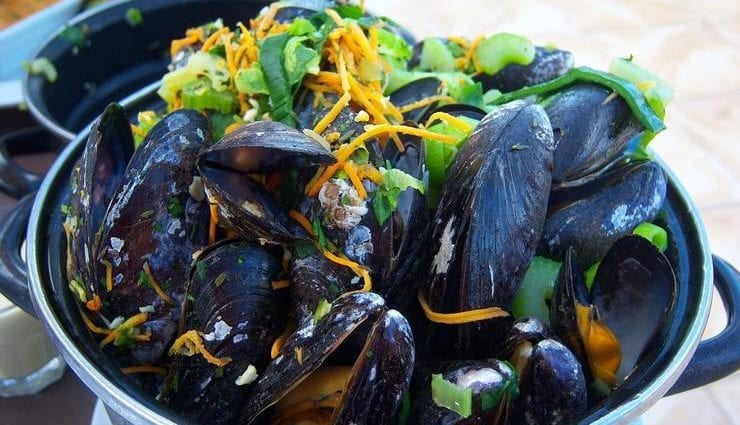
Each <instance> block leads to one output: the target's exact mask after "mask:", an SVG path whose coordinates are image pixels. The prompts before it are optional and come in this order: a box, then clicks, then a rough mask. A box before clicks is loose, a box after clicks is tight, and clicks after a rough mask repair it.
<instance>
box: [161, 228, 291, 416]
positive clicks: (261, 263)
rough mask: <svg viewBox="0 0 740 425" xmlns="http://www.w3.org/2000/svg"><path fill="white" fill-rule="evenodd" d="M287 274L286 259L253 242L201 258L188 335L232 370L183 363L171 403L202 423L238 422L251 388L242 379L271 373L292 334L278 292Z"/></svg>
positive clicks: (191, 290)
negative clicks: (278, 349) (194, 334)
mask: <svg viewBox="0 0 740 425" xmlns="http://www.w3.org/2000/svg"><path fill="white" fill-rule="evenodd" d="M280 271H281V266H280V261H279V256H277V255H275V253H274V252H270V251H268V250H266V249H265V248H263V247H260V246H258V245H255V244H252V243H248V242H238V241H229V242H226V243H221V244H217V245H214V246H212V247H210V248H208V249H207V250H206V251H204V252H203V253H202V254H201V255H200V256H199V258H198V260H197V262H196V263H195V265H194V267H193V269H192V272H191V274H190V283H189V286H188V291H187V299H188V300H187V301H186V307H185V309H184V318H185V322H184V329H183V331H188V330H192V329H194V330H196V331H198V332H199V333H200V334H201V335H203V342H204V345H205V347H206V349H207V350H208V352H210V353H211V354H213V355H214V356H215V357H218V358H224V357H229V358H231V362H230V363H228V364H227V365H225V366H223V367H221V368H218V367H216V366H214V365H213V364H210V363H208V362H206V361H205V360H204V359H203V357H202V356H200V355H195V356H192V357H186V356H183V355H177V356H176V359H175V360H174V362H173V367H172V369H171V371H170V376H169V377H168V379H167V381H168V385H167V386H166V388H167V391H166V395H165V397H164V398H163V399H164V401H165V403H167V404H169V405H170V406H173V407H175V408H176V409H177V410H178V411H179V412H182V413H183V414H184V415H185V416H188V417H190V418H192V419H193V420H196V421H198V422H199V423H208V424H228V423H234V422H235V420H236V417H237V415H238V414H239V412H240V410H241V408H242V405H243V403H244V401H245V400H246V397H247V395H248V393H249V390H250V389H251V387H252V385H250V384H244V385H240V384H238V383H236V382H237V380H238V378H239V377H240V376H241V375H242V374H244V373H245V372H246V370H247V369H248V368H249V366H253V367H254V368H255V370H256V371H258V372H260V371H263V370H264V368H265V366H266V365H267V362H268V361H269V360H270V347H271V346H272V344H273V342H274V341H275V339H276V338H277V337H278V336H279V335H280V334H281V333H282V331H283V329H284V328H285V324H286V319H287V312H286V310H285V306H284V305H282V303H281V300H280V297H279V296H278V293H277V292H276V291H275V290H273V288H272V281H273V280H275V279H276V278H277V276H278V273H279V272H280ZM175 382H176V383H177V384H176V385H174V383H175Z"/></svg>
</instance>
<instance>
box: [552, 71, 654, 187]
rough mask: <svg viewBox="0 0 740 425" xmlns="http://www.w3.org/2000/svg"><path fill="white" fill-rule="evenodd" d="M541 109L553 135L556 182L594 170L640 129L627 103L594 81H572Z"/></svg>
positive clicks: (579, 176) (612, 156)
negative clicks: (578, 82)
mask: <svg viewBox="0 0 740 425" xmlns="http://www.w3.org/2000/svg"><path fill="white" fill-rule="evenodd" d="M545 111H547V116H548V117H550V123H551V124H552V131H553V134H554V135H555V154H554V157H553V159H554V166H555V168H554V169H553V173H552V177H553V180H555V181H557V182H568V181H572V180H577V179H579V178H581V177H583V176H586V175H588V174H591V173H594V172H596V171H598V170H599V169H601V168H603V167H604V166H605V165H606V164H608V163H610V162H611V161H612V160H613V159H614V158H616V157H617V156H619V155H620V154H621V153H622V152H623V151H624V149H625V148H626V147H627V144H628V143H629V142H630V140H632V139H633V138H634V137H635V136H637V135H638V134H639V133H641V132H642V131H643V127H642V125H641V124H640V123H639V122H638V121H637V120H636V119H635V118H634V115H633V113H632V110H631V109H630V108H629V106H628V105H627V102H625V101H624V99H622V98H621V97H620V96H618V95H617V94H616V93H614V92H612V91H611V90H609V89H607V88H606V87H604V86H601V85H598V84H576V85H573V86H571V87H568V88H566V89H564V90H562V91H560V92H558V93H556V94H555V95H553V97H552V99H551V100H550V101H549V103H548V104H547V106H546V107H545Z"/></svg>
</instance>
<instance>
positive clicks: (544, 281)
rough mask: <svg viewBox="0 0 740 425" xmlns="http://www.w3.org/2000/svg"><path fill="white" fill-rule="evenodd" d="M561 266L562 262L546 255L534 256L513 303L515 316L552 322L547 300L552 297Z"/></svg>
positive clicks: (512, 310) (546, 322)
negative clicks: (545, 256) (550, 258)
mask: <svg viewBox="0 0 740 425" xmlns="http://www.w3.org/2000/svg"><path fill="white" fill-rule="evenodd" d="M560 266H561V263H560V262H557V261H553V260H549V259H547V258H544V257H534V258H532V262H531V263H530V265H529V268H528V269H527V273H525V275H524V279H523V280H522V284H521V286H520V287H519V290H518V291H517V293H516V295H514V300H513V301H512V304H511V313H512V314H513V315H514V317H516V318H517V319H519V318H522V317H527V316H534V317H536V318H538V319H540V320H541V321H542V322H544V323H545V324H549V323H550V308H549V307H548V306H547V302H546V300H549V299H552V291H553V289H554V288H555V281H556V280H557V279H558V274H559V273H560Z"/></svg>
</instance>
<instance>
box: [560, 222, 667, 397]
mask: <svg viewBox="0 0 740 425" xmlns="http://www.w3.org/2000/svg"><path fill="white" fill-rule="evenodd" d="M675 297H676V278H675V275H674V273H673V269H672V267H671V265H670V263H669V262H668V260H667V259H666V257H665V256H664V255H663V254H662V253H661V252H660V251H659V250H658V249H657V248H656V247H655V246H654V245H653V244H652V243H651V242H650V241H648V240H647V239H644V238H642V237H640V236H628V237H625V238H622V239H620V240H619V241H617V242H616V243H615V244H614V246H612V248H611V249H610V250H609V252H608V253H607V254H606V256H605V257H604V260H603V261H602V263H601V264H600V265H599V268H598V271H597V276H596V279H595V280H594V283H593V286H592V287H591V292H590V293H589V292H588V289H587V287H586V283H585V278H584V276H583V273H582V272H581V267H580V265H579V263H578V260H577V259H576V254H575V251H574V250H573V249H569V250H568V252H567V253H566V256H565V261H564V263H563V266H562V268H561V270H560V275H559V277H558V280H557V282H556V284H555V289H554V292H553V299H552V307H551V310H550V323H551V325H552V328H553V331H554V332H555V333H556V334H557V335H558V336H559V337H560V338H561V339H562V340H563V342H564V343H565V344H566V345H567V346H568V347H569V348H570V349H571V350H572V351H573V353H574V354H575V355H576V357H577V358H578V359H579V361H580V362H581V364H582V365H583V366H584V374H585V375H586V378H587V380H589V381H591V380H597V381H599V382H601V383H604V384H606V385H607V386H608V387H612V386H614V385H615V384H618V383H620V382H621V381H623V380H624V379H625V377H626V376H627V375H628V374H629V372H630V371H631V370H632V369H633V368H634V366H635V365H636V364H637V362H638V360H639V358H640V356H641V355H642V353H643V351H644V350H645V347H646V346H647V345H648V344H649V343H650V340H651V339H652V338H653V336H654V335H655V334H656V332H658V329H660V327H661V326H662V324H663V323H664V321H665V319H666V317H668V314H669V312H670V311H671V309H672V307H673V305H674V302H675Z"/></svg>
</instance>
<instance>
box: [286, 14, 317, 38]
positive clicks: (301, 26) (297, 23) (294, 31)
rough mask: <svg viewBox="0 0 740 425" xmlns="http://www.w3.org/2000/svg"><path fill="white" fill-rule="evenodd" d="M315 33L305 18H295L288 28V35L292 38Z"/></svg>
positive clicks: (312, 26) (313, 27)
mask: <svg viewBox="0 0 740 425" xmlns="http://www.w3.org/2000/svg"><path fill="white" fill-rule="evenodd" d="M315 32H316V27H315V26H314V25H313V24H312V23H311V21H309V20H308V19H305V18H295V19H294V20H293V23H292V24H290V27H288V33H289V34H290V35H292V36H294V37H296V36H300V35H308V34H313V33H315Z"/></svg>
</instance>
